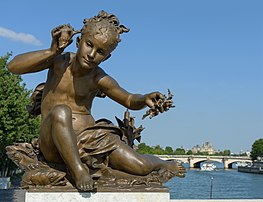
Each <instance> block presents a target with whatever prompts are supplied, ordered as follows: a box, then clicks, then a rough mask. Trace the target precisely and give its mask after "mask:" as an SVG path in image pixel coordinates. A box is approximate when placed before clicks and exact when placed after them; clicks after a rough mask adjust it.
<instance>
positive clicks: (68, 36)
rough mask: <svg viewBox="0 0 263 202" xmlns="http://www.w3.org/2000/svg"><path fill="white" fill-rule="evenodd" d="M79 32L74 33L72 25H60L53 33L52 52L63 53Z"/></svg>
mask: <svg viewBox="0 0 263 202" xmlns="http://www.w3.org/2000/svg"><path fill="white" fill-rule="evenodd" d="M76 33H78V32H76V31H74V29H73V27H71V26H70V24H67V25H60V26H58V27H56V28H54V29H53V30H52V31H51V35H52V44H51V51H53V52H55V53H61V52H63V51H64V49H65V48H66V47H67V46H69V45H70V44H71V43H72V42H73V39H72V37H73V36H74V35H75V34H76Z"/></svg>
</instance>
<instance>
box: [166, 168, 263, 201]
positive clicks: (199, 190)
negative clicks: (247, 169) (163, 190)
mask: <svg viewBox="0 0 263 202" xmlns="http://www.w3.org/2000/svg"><path fill="white" fill-rule="evenodd" d="M166 186H168V187H169V188H170V194H171V198H172V199H209V198H210V197H211V196H212V198H214V199H263V175H262V174H251V173H242V172H238V171H237V169H229V170H224V169H222V168H221V169H216V170H215V171H200V170H199V169H195V170H189V169H188V171H187V174H186V177H185V178H182V179H180V178H174V179H172V180H171V181H169V182H167V183H166Z"/></svg>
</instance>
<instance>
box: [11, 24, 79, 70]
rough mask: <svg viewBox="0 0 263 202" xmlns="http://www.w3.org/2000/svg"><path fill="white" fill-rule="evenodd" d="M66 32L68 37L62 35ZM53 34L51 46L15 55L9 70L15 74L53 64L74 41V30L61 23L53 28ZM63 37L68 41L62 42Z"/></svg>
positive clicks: (41, 68) (42, 68)
mask: <svg viewBox="0 0 263 202" xmlns="http://www.w3.org/2000/svg"><path fill="white" fill-rule="evenodd" d="M65 32H66V36H67V37H63V36H62V33H65ZM51 35H52V43H51V46H50V48H48V49H45V50H39V51H33V52H29V53H24V54H21V55H17V56H15V57H14V59H13V60H11V61H10V62H9V64H8V69H9V71H10V72H12V73H14V74H26V73H33V72H38V71H42V70H44V69H47V68H49V67H50V66H52V64H53V62H54V59H55V57H56V56H57V55H58V54H60V53H62V52H63V50H64V49H65V48H66V47H67V46H68V45H69V44H71V43H72V36H73V35H74V30H73V28H72V27H70V26H69V25H61V26H58V27H56V28H55V29H53V30H52V31H51ZM64 35H65V34H64ZM62 37H63V39H64V40H65V41H66V42H64V43H61V38H62Z"/></svg>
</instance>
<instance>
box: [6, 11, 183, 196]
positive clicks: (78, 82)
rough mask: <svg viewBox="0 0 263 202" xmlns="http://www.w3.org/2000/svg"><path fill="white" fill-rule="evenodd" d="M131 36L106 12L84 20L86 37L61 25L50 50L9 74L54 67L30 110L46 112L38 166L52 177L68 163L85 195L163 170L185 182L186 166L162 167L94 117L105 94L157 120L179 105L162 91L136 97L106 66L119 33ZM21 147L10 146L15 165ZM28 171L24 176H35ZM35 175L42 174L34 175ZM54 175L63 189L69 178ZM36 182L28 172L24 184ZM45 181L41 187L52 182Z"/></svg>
mask: <svg viewBox="0 0 263 202" xmlns="http://www.w3.org/2000/svg"><path fill="white" fill-rule="evenodd" d="M128 31H129V29H127V28H126V27H125V26H123V25H119V20H118V19H117V17H116V16H114V15H113V14H108V13H106V12H104V11H101V12H100V13H99V14H98V15H97V16H95V17H93V18H90V19H85V20H84V26H83V28H82V29H81V31H74V29H73V28H72V27H71V26H70V25H69V24H68V25H62V26H58V27H57V28H55V29H53V30H52V32H51V34H52V43H51V46H50V48H48V49H45V50H39V51H34V52H29V53H25V54H21V55H17V56H15V57H14V59H13V60H11V61H10V63H9V64H8V69H9V70H10V71H11V72H12V73H14V74H26V73H33V72H38V71H42V70H45V69H48V75H47V80H46V83H45V84H41V85H40V86H38V88H37V90H36V94H37V95H40V96H39V97H38V98H36V100H35V101H36V102H37V103H38V104H36V106H33V107H28V109H29V111H30V110H31V112H32V114H35V115H36V114H39V113H41V118H42V123H41V129H40V135H39V139H38V142H37V146H36V148H39V150H40V151H41V154H42V155H43V156H44V159H45V162H46V163H39V159H36V158H35V159H34V161H32V163H31V167H32V166H33V167H34V165H36V167H38V168H41V167H43V168H44V169H43V172H44V173H45V168H46V166H49V167H51V168H52V166H50V165H51V164H52V163H54V164H65V165H66V168H67V169H68V170H69V173H70V177H71V178H72V180H73V181H72V184H73V185H74V186H76V187H77V188H78V189H79V190H84V191H86V190H92V189H93V188H94V182H96V180H97V179H99V178H100V177H101V176H104V177H105V176H106V177H105V179H106V178H107V176H109V173H110V174H111V175H112V173H117V174H114V175H118V176H124V177H123V178H121V179H123V182H124V181H125V180H126V181H129V183H130V184H131V181H132V178H138V179H139V178H140V176H141V179H143V178H145V177H146V176H150V175H152V176H155V178H156V176H157V175H158V172H159V175H161V174H160V173H164V172H168V174H166V175H169V177H167V176H166V177H163V178H165V179H163V181H162V180H161V181H162V182H165V181H167V180H168V179H170V178H171V177H173V176H175V175H176V176H179V177H184V176H185V169H184V167H183V166H182V165H179V164H177V162H175V161H162V160H160V159H159V158H158V157H155V156H152V155H140V154H138V153H137V152H136V151H135V150H134V149H132V148H131V145H130V146H129V144H126V143H125V141H122V139H121V136H122V130H121V129H120V128H119V127H116V126H113V125H112V123H111V122H109V121H108V120H100V121H95V120H94V119H93V117H92V115H91V114H90V112H91V107H92V101H93V99H94V98H95V96H96V95H98V94H100V95H101V96H102V97H103V96H105V95H106V96H108V97H109V98H111V99H112V100H114V101H116V102H118V103H119V104H121V105H123V106H125V107H126V108H128V109H132V110H140V109H143V108H145V107H147V106H148V107H150V109H152V110H151V111H150V112H149V113H148V114H149V115H151V116H154V115H156V114H158V113H159V112H163V111H167V110H168V109H169V107H171V106H172V104H171V103H172V102H171V99H170V98H171V95H169V98H168V99H165V96H164V95H162V94H161V93H159V92H153V93H148V94H144V95H140V94H132V93H129V92H127V91H126V90H125V89H123V88H122V87H120V86H119V84H118V83H117V81H115V80H114V79H113V78H112V77H110V76H109V75H108V74H107V73H106V72H104V71H103V70H102V69H101V68H100V67H99V64H100V63H101V62H103V61H104V60H106V59H108V58H109V57H110V55H111V52H112V51H113V50H114V49H115V48H116V47H117V45H118V43H119V42H120V34H122V33H125V32H128ZM79 32H81V36H78V37H77V39H76V40H77V42H76V44H77V47H78V50H77V52H76V53H70V52H63V51H64V49H65V48H66V47H67V46H68V45H70V44H71V43H72V41H73V40H72V37H73V35H74V34H76V33H79ZM169 100H170V101H169ZM162 103H163V104H162ZM40 104H41V108H40V107H39V106H40ZM153 111H154V112H153ZM137 132H138V131H137ZM139 132H140V131H139ZM127 137H129V136H127ZM129 143H130V142H129ZM130 144H131V143H130ZM17 147H20V150H19V151H22V150H23V148H22V147H23V145H17V146H16V148H15V147H13V148H12V147H8V148H7V151H8V153H9V156H10V157H11V158H12V159H15V156H16V155H17V154H16V152H15V151H14V150H16V149H17ZM31 150H32V151H33V150H34V148H31ZM22 153H23V152H22ZM28 153H30V151H28ZM17 156H19V155H17ZM32 159H33V158H32ZM29 161H30V160H28V161H27V162H29ZM19 162H20V163H18V165H20V166H21V165H22V164H23V163H24V161H22V160H20V161H19ZM21 162H22V163H21ZM25 167H26V169H25V170H31V171H32V170H33V169H31V168H28V166H25ZM107 169H108V170H107ZM65 172H66V171H65ZM107 173H108V174H107ZM169 173H170V174H169ZM32 175H33V176H34V177H35V176H38V175H41V174H39V173H38V172H35V173H34V174H32ZM47 175H48V174H47ZM170 175H171V176H170ZM54 176H57V177H56V180H55V182H54V181H52V183H53V184H54V183H58V184H59V185H62V184H63V181H61V180H62V178H64V177H65V176H64V175H63V174H59V173H58V174H57V173H55V174H54ZM34 177H33V178H32V176H31V177H30V176H29V177H28V174H27V176H26V177H25V178H26V180H24V181H25V182H24V183H25V184H26V182H28V181H29V183H27V184H29V185H30V183H32V179H34ZM35 178H36V177H35ZM49 178H50V176H49ZM159 178H162V177H159ZM27 179H30V180H27ZM101 179H102V178H101ZM149 179H154V177H152V178H149ZM149 179H148V181H151V180H149ZM158 180H160V179H158ZM158 180H157V181H158ZM35 181H37V180H35ZM43 181H45V180H42V181H41V183H42V184H45V183H44V182H43ZM46 181H47V182H48V181H50V180H46ZM146 181H147V180H146ZM146 181H145V180H144V182H143V183H146ZM155 181H156V180H155ZM138 182H139V183H140V180H137V183H138ZM41 183H39V184H40V185H41ZM33 184H34V183H33ZM95 184H96V183H95ZM146 184H147V183H146ZM51 185H52V184H51Z"/></svg>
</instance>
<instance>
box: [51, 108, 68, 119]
mask: <svg viewBox="0 0 263 202" xmlns="http://www.w3.org/2000/svg"><path fill="white" fill-rule="evenodd" d="M51 116H52V121H53V122H56V123H65V122H67V121H68V120H69V119H70V117H71V109H70V107H68V106H67V105H57V106H55V107H54V108H53V109H52V111H51Z"/></svg>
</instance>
